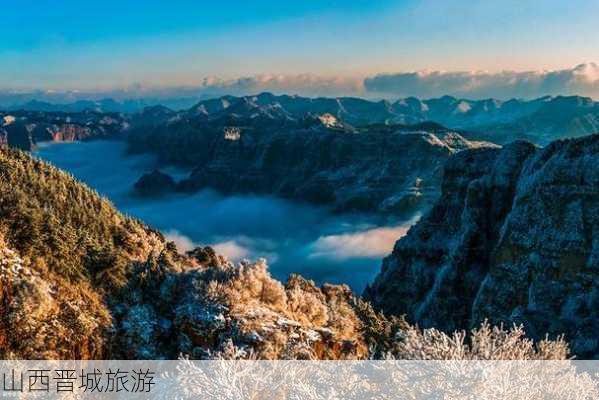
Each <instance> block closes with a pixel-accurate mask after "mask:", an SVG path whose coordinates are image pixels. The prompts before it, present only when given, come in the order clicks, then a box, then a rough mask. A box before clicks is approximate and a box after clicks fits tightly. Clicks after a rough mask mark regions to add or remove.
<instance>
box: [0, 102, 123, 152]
mask: <svg viewBox="0 0 599 400" xmlns="http://www.w3.org/2000/svg"><path fill="white" fill-rule="evenodd" d="M0 117H1V119H0V137H2V138H4V139H3V140H2V141H3V142H4V143H7V144H9V145H10V146H13V147H16V148H19V149H22V150H32V149H33V148H34V147H35V145H36V144H37V143H39V142H48V141H53V142H71V141H76V140H87V139H96V138H106V137H111V136H115V135H118V134H119V133H121V132H122V131H123V130H124V129H126V128H127V127H128V122H127V118H126V117H124V116H122V115H119V114H102V113H94V112H81V113H70V114H66V113H60V112H33V111H17V112H14V113H0Z"/></svg>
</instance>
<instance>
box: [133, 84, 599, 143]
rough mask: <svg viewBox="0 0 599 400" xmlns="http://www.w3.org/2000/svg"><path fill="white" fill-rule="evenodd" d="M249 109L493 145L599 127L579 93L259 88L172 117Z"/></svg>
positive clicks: (593, 108)
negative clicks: (332, 93) (398, 93)
mask: <svg viewBox="0 0 599 400" xmlns="http://www.w3.org/2000/svg"><path fill="white" fill-rule="evenodd" d="M252 111H254V112H255V113H257V112H260V113H264V114H270V115H271V116H278V117H280V118H296V119H297V118H301V117H303V116H304V115H306V114H318V115H320V114H331V115H333V116H335V117H336V118H337V119H339V120H341V121H343V122H345V123H348V124H350V125H354V126H363V125H369V124H404V125H411V124H417V123H422V122H427V121H431V122H436V123H438V124H441V125H444V126H446V127H448V128H450V129H454V130H462V131H465V135H466V137H467V138H470V139H477V140H487V141H491V142H494V143H498V144H505V143H509V142H511V141H514V140H518V139H525V140H529V141H531V142H533V143H536V144H540V145H545V144H548V143H549V142H551V141H553V140H555V139H560V138H566V137H578V136H585V135H588V134H592V133H595V132H599V103H597V102H595V101H593V100H592V99H591V98H588V97H580V96H556V97H551V96H545V97H541V98H538V99H534V100H518V99H511V100H507V101H501V100H495V99H486V100H467V99H458V98H455V97H451V96H443V97H440V98H436V99H429V100H420V99H417V98H415V97H408V98H405V99H400V100H397V101H394V102H391V101H387V100H381V101H371V100H365V99H361V98H355V97H339V98H324V97H321V98H307V97H301V96H290V95H274V94H271V93H261V94H258V95H255V96H244V97H235V96H223V97H220V98H215V99H208V100H203V101H200V102H198V103H197V104H196V105H194V106H193V107H191V108H190V109H188V110H186V111H182V112H180V113H178V114H177V115H178V118H189V119H192V118H203V119H208V120H210V119H214V118H218V117H219V116H222V115H224V114H236V115H248V113H251V112H252ZM143 113H144V112H143V111H142V114H143ZM170 117H172V115H171V116H170Z"/></svg>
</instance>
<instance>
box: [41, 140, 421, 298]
mask: <svg viewBox="0 0 599 400" xmlns="http://www.w3.org/2000/svg"><path fill="white" fill-rule="evenodd" d="M93 154H103V157H102V159H98V158H97V157H93V156H92V155H93ZM37 155H38V156H39V157H41V158H43V159H45V160H47V161H49V162H51V163H53V164H55V165H56V166H58V167H59V168H61V169H64V170H67V171H69V172H71V173H72V174H73V175H74V176H75V177H76V178H78V179H80V180H82V181H83V182H85V183H87V184H88V185H90V186H91V187H93V188H95V189H96V190H98V191H99V192H100V193H101V194H103V195H105V196H107V197H108V198H109V199H110V200H111V201H112V202H113V203H114V204H115V205H116V206H117V207H118V208H119V209H120V210H121V211H123V212H124V213H126V214H128V215H132V216H134V217H137V218H140V219H141V220H143V221H144V222H146V223H148V224H150V225H151V226H153V227H156V228H158V229H160V230H161V231H162V232H163V233H164V235H165V237H166V238H167V239H168V240H172V241H174V242H175V243H176V244H177V246H178V248H179V250H180V251H188V250H191V249H192V248H194V247H196V246H200V245H211V246H213V247H214V248H215V250H216V251H217V252H218V253H221V254H223V255H226V256H227V257H229V258H230V259H232V260H235V261H240V260H242V259H250V260H255V259H257V258H265V259H266V260H267V261H268V263H269V265H270V270H271V272H272V273H273V274H274V275H275V276H276V277H277V278H279V279H286V278H287V276H288V275H289V274H291V273H301V274H302V275H304V276H306V277H309V278H311V279H314V280H315V281H317V282H318V283H323V282H331V283H347V284H349V285H350V286H351V287H352V288H353V289H354V290H356V291H357V292H361V291H362V289H363V288H364V286H365V285H366V283H368V282H370V281H371V280H372V279H373V277H374V276H375V275H376V273H377V272H378V270H379V268H380V260H381V258H382V257H383V256H385V255H386V254H389V253H390V251H391V250H392V248H393V244H394V243H395V241H396V240H397V239H398V238H399V237H401V236H403V235H404V234H405V232H406V231H407V229H408V227H409V226H410V225H411V224H413V223H414V222H415V219H412V220H409V221H397V220H392V221H390V220H385V219H382V218H375V217H372V216H366V215H333V214H330V213H329V212H328V211H327V210H326V209H324V208H320V207H314V206H310V205H305V204H300V203H295V202H290V201H286V200H281V199H277V198H272V197H268V196H226V197H225V196H221V195H219V194H217V193H215V192H213V191H209V190H204V191H201V192H199V193H196V194H194V195H169V196H166V197H164V198H158V199H141V198H137V197H135V196H134V195H133V194H132V186H133V183H134V182H135V181H136V180H137V178H138V177H139V176H140V174H142V173H143V172H146V171H148V170H151V169H152V168H154V167H155V166H156V162H155V160H154V159H153V158H152V157H150V156H146V155H144V156H132V155H125V145H124V143H122V142H111V141H93V142H80V143H60V144H52V145H48V146H42V147H41V148H40V150H39V151H38V152H37ZM165 171H167V172H169V173H170V174H171V175H173V176H175V177H178V178H181V177H182V176H184V174H185V172H184V171H181V170H178V169H175V168H167V169H165Z"/></svg>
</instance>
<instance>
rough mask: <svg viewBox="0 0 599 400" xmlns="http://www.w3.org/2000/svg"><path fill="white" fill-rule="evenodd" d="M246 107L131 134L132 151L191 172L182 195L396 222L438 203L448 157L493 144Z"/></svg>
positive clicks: (430, 127) (438, 130) (426, 130)
mask: <svg viewBox="0 0 599 400" xmlns="http://www.w3.org/2000/svg"><path fill="white" fill-rule="evenodd" d="M252 104H253V103H248V102H246V103H244V104H243V107H241V105H240V106H239V107H238V112H240V113H241V112H242V111H241V110H245V111H248V110H250V114H249V115H247V114H243V115H237V114H227V115H224V116H222V117H219V118H216V119H214V120H178V121H174V122H172V123H169V124H167V125H166V126H160V127H155V128H154V129H143V130H141V131H133V132H131V134H130V135H129V137H128V139H129V143H130V147H132V148H133V149H137V150H140V149H146V150H150V151H155V152H157V153H158V154H159V155H160V156H161V158H162V159H163V160H164V161H166V162H176V163H182V164H185V165H187V166H190V167H192V168H193V169H192V172H191V174H190V176H189V177H188V178H187V179H184V180H183V181H181V182H180V184H179V185H178V189H179V190H182V191H196V190H200V189H203V188H207V187H209V188H214V189H217V190H219V191H221V192H224V193H266V194H272V195H277V196H281V197H285V198H292V199H296V200H301V201H308V202H312V203H317V204H323V205H327V206H331V207H332V208H333V209H334V210H336V211H361V212H378V213H393V214H401V213H409V212H412V211H414V210H415V209H419V208H420V207H422V206H427V205H428V204H430V202H431V201H432V200H433V199H434V198H435V197H436V196H437V194H438V188H439V177H440V172H441V168H442V165H443V163H444V162H445V161H446V160H447V159H448V158H449V157H450V156H451V155H453V154H455V153H457V152H458V151H461V150H464V149H468V148H475V147H493V146H494V145H491V144H489V143H482V142H473V141H469V140H466V139H464V138H463V137H462V136H461V135H459V134H458V133H456V132H452V131H449V130H447V129H446V128H443V127H441V126H439V125H434V124H422V125H415V126H402V125H373V126H369V127H366V128H360V129H357V128H354V127H352V126H350V125H347V124H345V123H343V122H341V121H339V120H338V119H337V118H336V117H334V116H332V115H330V114H323V115H306V116H304V117H303V118H301V119H299V120H295V119H293V118H292V117H289V116H287V115H280V114H279V113H280V110H278V109H276V108H275V109H270V108H269V109H263V108H261V107H254V106H253V105H252ZM232 107H233V106H230V107H229V108H227V110H229V109H230V108H232ZM245 111H244V112H245ZM142 151H143V150H142Z"/></svg>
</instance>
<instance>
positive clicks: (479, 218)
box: [365, 135, 599, 358]
mask: <svg viewBox="0 0 599 400" xmlns="http://www.w3.org/2000/svg"><path fill="white" fill-rule="evenodd" d="M598 166H599V135H593V136H588V137H584V138H580V139H572V140H564V141H557V142H554V143H552V144H550V145H549V146H547V147H546V148H536V147H535V146H533V145H531V144H529V143H526V142H516V143H513V144H510V145H507V146H505V147H504V148H502V149H477V150H468V151H464V152H461V153H459V154H457V155H456V156H454V157H452V158H451V159H450V161H449V162H448V163H447V164H446V166H445V173H444V179H443V184H442V194H441V197H440V198H439V199H438V201H437V202H436V204H435V205H434V206H433V208H432V209H431V210H430V212H429V213H428V214H427V215H426V216H425V217H423V218H422V219H421V221H420V222H418V223H417V224H416V225H415V226H414V227H413V228H412V229H411V230H410V231H409V233H408V234H407V235H406V236H405V237H404V238H402V239H400V240H399V241H398V242H397V243H396V245H395V248H394V250H393V253H392V254H391V255H390V256H388V257H387V258H386V259H385V260H384V262H383V266H382V270H381V272H380V274H379V276H378V277H377V278H376V280H375V281H374V283H373V284H372V285H371V286H370V287H368V288H367V289H366V292H365V296H366V298H367V299H370V300H371V301H372V302H373V304H374V305H375V306H376V307H377V308H379V309H381V310H383V311H385V313H388V314H406V316H407V319H408V320H409V321H413V322H416V323H418V324H419V325H420V326H423V327H430V326H435V327H439V328H441V329H444V330H446V331H451V330H454V329H461V328H468V327H472V326H475V325H477V324H478V323H480V322H481V321H483V320H484V319H489V320H490V321H491V322H493V323H507V324H512V323H517V324H520V323H522V324H524V326H525V329H526V330H527V332H528V333H529V334H530V335H532V336H533V337H536V338H539V337H543V335H545V333H547V332H548V333H550V334H552V335H559V334H565V335H566V338H567V339H568V340H569V341H570V342H571V344H572V348H573V350H574V352H575V353H577V354H578V355H579V356H581V357H590V358H597V357H599V342H598V341H597V332H598V331H599V312H598V310H599V295H598V294H599V242H598V241H597V238H599V168H598Z"/></svg>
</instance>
